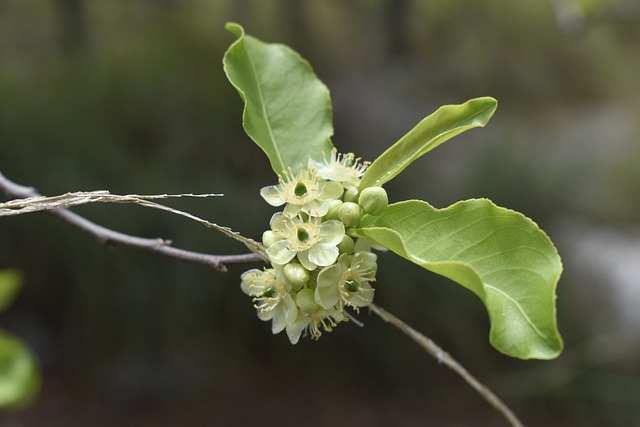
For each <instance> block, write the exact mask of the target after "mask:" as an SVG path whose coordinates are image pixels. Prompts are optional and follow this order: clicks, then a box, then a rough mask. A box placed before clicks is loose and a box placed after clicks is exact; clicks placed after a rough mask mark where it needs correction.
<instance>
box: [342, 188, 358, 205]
mask: <svg viewBox="0 0 640 427" xmlns="http://www.w3.org/2000/svg"><path fill="white" fill-rule="evenodd" d="M357 195H358V189H357V188H356V187H351V186H349V187H347V188H346V189H345V190H344V195H343V196H342V200H344V201H345V202H353V201H354V200H355V199H356V196H357Z"/></svg>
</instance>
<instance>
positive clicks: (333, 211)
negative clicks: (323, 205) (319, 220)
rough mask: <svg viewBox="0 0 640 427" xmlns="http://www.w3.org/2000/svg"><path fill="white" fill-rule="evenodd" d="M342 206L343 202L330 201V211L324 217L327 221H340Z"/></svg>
mask: <svg viewBox="0 0 640 427" xmlns="http://www.w3.org/2000/svg"><path fill="white" fill-rule="evenodd" d="M340 206H342V200H330V201H329V211H328V212H327V214H326V215H325V216H324V218H323V219H324V220H325V221H329V220H331V219H338V210H339V209H340Z"/></svg>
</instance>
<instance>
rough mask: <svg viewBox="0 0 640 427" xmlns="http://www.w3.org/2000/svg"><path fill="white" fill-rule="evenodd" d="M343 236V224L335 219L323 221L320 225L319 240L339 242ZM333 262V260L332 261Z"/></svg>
mask: <svg viewBox="0 0 640 427" xmlns="http://www.w3.org/2000/svg"><path fill="white" fill-rule="evenodd" d="M343 238H344V224H343V223H342V222H340V221H337V220H334V219H333V220H331V221H325V222H323V223H322V225H320V242H321V243H327V244H330V245H337V244H339V243H340V242H341V241H342V239H343ZM332 262H333V261H332Z"/></svg>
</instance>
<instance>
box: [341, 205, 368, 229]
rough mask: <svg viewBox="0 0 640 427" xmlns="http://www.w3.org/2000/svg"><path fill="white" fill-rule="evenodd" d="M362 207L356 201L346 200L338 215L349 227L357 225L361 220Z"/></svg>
mask: <svg viewBox="0 0 640 427" xmlns="http://www.w3.org/2000/svg"><path fill="white" fill-rule="evenodd" d="M361 216H362V209H360V206H358V205H357V204H356V203H353V202H346V203H343V204H342V206H340V210H339V211H338V217H339V218H340V221H342V223H343V224H344V225H345V226H347V227H355V226H356V225H358V223H359V222H360V217H361Z"/></svg>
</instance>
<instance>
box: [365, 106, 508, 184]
mask: <svg viewBox="0 0 640 427" xmlns="http://www.w3.org/2000/svg"><path fill="white" fill-rule="evenodd" d="M497 107H498V101H496V100H495V99H493V98H489V97H484V98H476V99H472V100H470V101H467V102H465V103H464V104H461V105H445V106H442V107H440V108H438V109H437V110H436V112H435V113H433V114H431V115H430V116H428V117H427V118H425V119H423V120H422V121H421V122H420V123H418V124H417V125H416V127H414V128H413V129H411V131H409V133H407V134H406V135H405V136H403V137H402V138H400V140H398V142H396V143H395V144H393V145H392V146H391V147H389V148H388V149H387V151H385V152H384V153H382V154H381V155H380V157H378V158H377V159H376V160H375V161H374V162H373V163H372V164H371V165H370V166H369V167H368V168H367V170H366V172H365V173H364V175H363V176H362V180H361V181H360V190H363V189H365V188H367V187H379V186H381V185H382V184H384V183H385V182H387V181H389V180H391V179H392V178H393V177H395V176H396V175H398V174H399V173H400V172H402V170H403V169H404V168H406V167H407V166H409V165H410V164H411V162H413V161H414V160H416V159H417V158H418V157H420V156H422V155H423V154H425V153H427V152H429V151H431V150H433V149H434V148H436V147H437V146H438V145H440V144H442V143H443V142H445V141H447V140H449V139H451V138H453V137H454V136H456V135H458V134H460V133H462V132H464V131H466V130H469V129H472V128H476V127H483V126H484V125H486V124H487V122H488V121H489V119H490V118H491V116H492V115H493V113H494V112H495V111H496V108H497Z"/></svg>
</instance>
